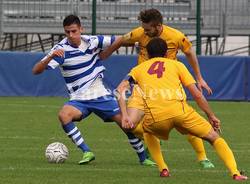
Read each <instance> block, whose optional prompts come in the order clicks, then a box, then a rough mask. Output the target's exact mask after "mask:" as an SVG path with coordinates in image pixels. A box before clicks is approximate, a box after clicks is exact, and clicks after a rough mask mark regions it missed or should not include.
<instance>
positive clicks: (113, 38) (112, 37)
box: [111, 35, 115, 44]
mask: <svg viewBox="0 0 250 184" xmlns="http://www.w3.org/2000/svg"><path fill="white" fill-rule="evenodd" d="M114 41H115V36H114V35H112V36H111V44H112V43H113V42H114Z"/></svg>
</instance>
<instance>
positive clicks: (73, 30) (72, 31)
mask: <svg viewBox="0 0 250 184" xmlns="http://www.w3.org/2000/svg"><path fill="white" fill-rule="evenodd" d="M64 32H65V35H66V37H67V38H68V40H69V42H70V44H72V45H75V46H79V45H80V44H81V33H82V32H83V28H82V27H81V26H79V25H77V24H71V25H69V26H65V27H64Z"/></svg>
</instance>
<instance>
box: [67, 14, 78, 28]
mask: <svg viewBox="0 0 250 184" xmlns="http://www.w3.org/2000/svg"><path fill="white" fill-rule="evenodd" d="M71 24H77V25H78V26H81V21H80V19H79V17H78V16H76V15H68V16H66V17H65V18H64V20H63V27H65V26H70V25H71Z"/></svg>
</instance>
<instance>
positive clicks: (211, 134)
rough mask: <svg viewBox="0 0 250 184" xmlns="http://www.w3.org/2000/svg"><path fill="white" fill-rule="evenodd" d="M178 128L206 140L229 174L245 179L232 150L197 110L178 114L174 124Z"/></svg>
mask: <svg viewBox="0 0 250 184" xmlns="http://www.w3.org/2000/svg"><path fill="white" fill-rule="evenodd" d="M175 125H177V126H178V127H179V128H184V130H187V132H188V133H190V134H193V135H195V136H197V137H200V138H203V139H205V140H207V141H208V142H209V143H211V145H212V146H213V147H214V149H215V150H216V153H217V154H218V156H219V157H220V158H221V160H222V161H223V162H224V164H225V166H226V167H227V168H228V170H229V171H230V173H231V175H232V176H233V177H234V179H235V178H236V179H237V180H241V179H242V180H244V179H247V177H246V176H243V175H241V174H240V172H239V170H238V169H237V164H236V161H235V158H234V155H233V152H232V150H231V149H230V147H229V146H228V145H227V143H226V142H225V140H224V139H223V138H221V137H220V136H219V134H218V133H217V132H215V131H214V129H213V127H212V126H211V124H210V123H209V122H207V120H205V119H204V118H203V117H201V116H200V115H199V114H198V113H197V112H195V111H193V112H192V113H189V114H188V115H183V116H180V118H179V119H178V120H177V123H176V124H175Z"/></svg>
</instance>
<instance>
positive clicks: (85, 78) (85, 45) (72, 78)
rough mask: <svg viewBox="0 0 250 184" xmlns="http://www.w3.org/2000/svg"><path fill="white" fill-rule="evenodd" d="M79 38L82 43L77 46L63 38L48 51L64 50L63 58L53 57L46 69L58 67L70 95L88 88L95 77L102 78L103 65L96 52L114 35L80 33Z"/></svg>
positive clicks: (106, 44)
mask: <svg viewBox="0 0 250 184" xmlns="http://www.w3.org/2000/svg"><path fill="white" fill-rule="evenodd" d="M81 38H82V43H81V45H80V46H79V47H74V46H72V45H70V44H69V42H68V40H67V38H64V39H63V40H62V41H61V42H59V43H58V44H56V45H55V46H54V47H53V48H52V49H51V51H50V53H51V52H53V51H54V50H57V49H63V50H64V58H61V57H54V58H53V59H52V60H51V61H50V62H49V64H48V69H55V68H56V67H59V68H60V70H61V73H62V76H63V77H64V80H65V82H66V85H67V88H68V92H69V95H70V97H72V96H75V95H76V94H78V93H79V92H81V91H84V90H86V89H88V88H89V87H90V85H91V84H92V83H93V81H95V79H96V78H97V77H101V78H103V71H104V70H105V67H104V66H103V65H102V63H101V61H100V59H99V56H98V54H99V53H100V51H101V50H102V49H104V48H105V47H107V46H110V45H111V44H112V43H113V41H114V40H115V37H114V36H102V35H98V36H87V35H82V36H81ZM50 53H48V55H49V54H50ZM48 55H47V56H48ZM47 56H45V58H46V57H47ZM45 58H44V59H45Z"/></svg>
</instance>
